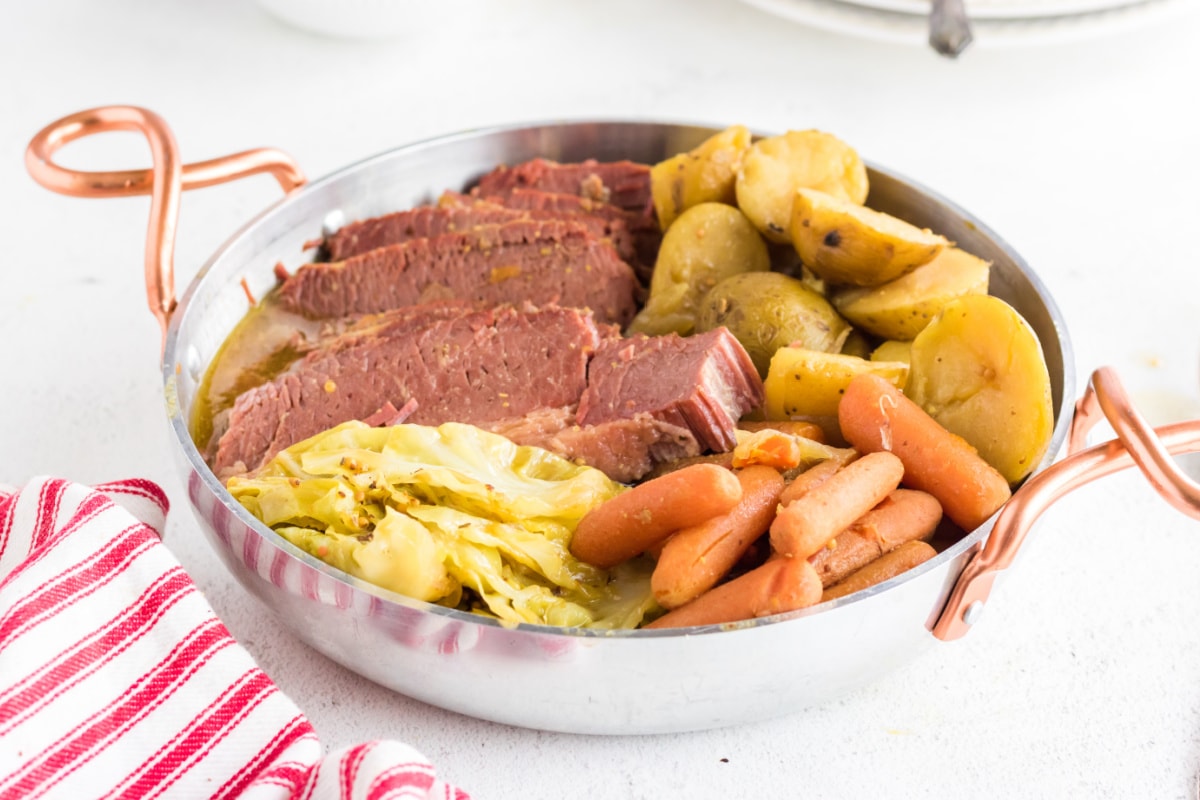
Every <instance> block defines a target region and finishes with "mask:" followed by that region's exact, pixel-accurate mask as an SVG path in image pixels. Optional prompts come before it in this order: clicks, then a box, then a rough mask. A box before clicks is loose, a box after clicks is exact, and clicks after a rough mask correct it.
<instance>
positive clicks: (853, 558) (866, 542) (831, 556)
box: [808, 530, 883, 586]
mask: <svg viewBox="0 0 1200 800" xmlns="http://www.w3.org/2000/svg"><path fill="white" fill-rule="evenodd" d="M882 552H883V551H882V550H881V549H880V547H879V543H878V542H873V541H871V540H870V539H868V538H867V537H865V536H863V535H862V534H860V533H855V532H854V531H851V530H845V531H842V532H841V533H839V534H838V535H837V536H835V537H834V538H833V539H830V540H829V542H828V543H826V545H825V546H824V547H822V548H821V549H820V550H818V551H817V552H815V553H813V554H812V555H811V556H809V557H808V563H810V564H812V566H813V569H815V570H816V571H817V577H818V578H820V580H821V585H822V586H832V585H834V584H835V583H837V582H838V581H840V580H842V579H843V578H845V577H846V576H847V575H849V574H850V573H852V572H854V571H856V570H858V569H861V568H862V567H865V566H866V565H867V564H870V563H871V562H872V561H874V560H875V559H877V558H879V556H880V555H882Z"/></svg>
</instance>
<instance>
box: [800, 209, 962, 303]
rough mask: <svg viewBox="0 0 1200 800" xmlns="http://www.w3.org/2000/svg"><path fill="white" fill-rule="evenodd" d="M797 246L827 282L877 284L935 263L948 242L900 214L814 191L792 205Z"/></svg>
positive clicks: (806, 260)
mask: <svg viewBox="0 0 1200 800" xmlns="http://www.w3.org/2000/svg"><path fill="white" fill-rule="evenodd" d="M791 231H792V244H793V246H795V248H796V253H797V254H798V255H799V256H800V260H801V261H802V262H803V263H804V266H806V267H808V268H809V269H810V270H812V271H813V272H814V273H815V274H816V275H817V277H819V278H821V279H823V280H824V281H826V283H828V284H834V285H838V284H840V285H846V284H848V285H851V286H878V285H880V284H882V283H887V282H888V281H891V280H895V279H897V278H899V277H900V276H902V275H905V274H907V273H909V272H912V271H913V270H914V269H916V268H917V267H919V266H921V265H922V264H927V263H929V262H930V261H932V260H933V259H934V258H935V257H937V255H938V254H939V253H941V252H942V251H943V250H944V249H945V248H946V246H947V245H948V244H949V242H947V241H946V238H945V237H943V236H941V235H939V234H936V233H933V232H932V231H929V230H923V229H921V228H918V227H917V226H915V225H911V224H909V223H908V222H905V221H904V220H902V219H899V218H898V217H893V216H892V215H890V214H885V213H883V212H882V211H876V210H874V209H871V208H867V207H866V206H863V205H860V204H857V203H852V202H850V201H848V200H845V199H844V198H841V197H835V196H833V195H830V194H827V193H825V192H820V191H816V190H814V189H806V188H800V189H797V190H796V194H795V196H794V198H793V203H792V217H791Z"/></svg>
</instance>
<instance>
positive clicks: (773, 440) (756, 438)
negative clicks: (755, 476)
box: [733, 430, 804, 469]
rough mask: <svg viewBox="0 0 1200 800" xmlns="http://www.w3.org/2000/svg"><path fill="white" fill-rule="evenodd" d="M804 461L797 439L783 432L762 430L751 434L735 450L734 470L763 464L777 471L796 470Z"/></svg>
mask: <svg viewBox="0 0 1200 800" xmlns="http://www.w3.org/2000/svg"><path fill="white" fill-rule="evenodd" d="M803 460H804V452H803V451H802V450H801V449H800V443H799V442H798V441H797V440H796V437H794V436H791V435H789V434H786V433H783V432H782V431H772V430H761V431H758V432H757V433H752V434H750V436H749V437H747V438H746V440H745V441H742V442H739V443H738V446H737V447H735V448H734V449H733V468H734V469H742V468H743V467H752V466H754V465H756V464H761V465H763V466H766V467H775V468H776V469H794V468H796V467H798V466H800V463H801V462H802V461H803Z"/></svg>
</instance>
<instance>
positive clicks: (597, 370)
mask: <svg viewBox="0 0 1200 800" xmlns="http://www.w3.org/2000/svg"><path fill="white" fill-rule="evenodd" d="M762 401H763V386H762V381H761V379H760V378H759V376H758V371H757V370H756V369H755V367H754V362H752V361H751V360H750V357H749V355H747V354H746V350H745V348H743V347H742V345H741V344H740V343H739V342H738V340H737V339H735V338H734V336H733V334H731V333H730V332H729V331H728V330H727V329H726V328H717V329H715V330H712V331H708V332H706V333H701V334H697V335H695V336H689V337H686V338H685V337H680V336H676V335H675V334H671V335H669V336H652V337H647V336H640V335H639V336H635V337H633V338H630V339H620V340H608V341H605V342H602V343H601V344H600V347H599V348H597V350H596V354H595V355H594V356H593V357H592V361H591V364H590V365H589V366H588V387H587V390H586V391H584V393H583V396H582V397H581V398H580V401H579V412H578V420H577V421H578V423H579V424H580V425H584V426H587V425H599V424H601V423H604V422H610V421H612V420H618V419H630V418H632V417H634V416H636V415H638V414H650V415H651V416H653V417H655V418H657V419H660V420H663V421H665V422H668V423H670V424H672V425H676V426H679V427H682V428H687V429H688V430H690V431H692V433H693V434H694V435H695V437H696V439H697V441H698V442H699V443H700V446H701V448H702V449H704V450H714V451H721V450H729V449H731V448H732V447H733V446H734V445H735V444H737V439H736V437H735V434H734V431H735V429H736V426H737V421H738V419H739V418H741V417H742V415H744V414H745V413H746V412H747V411H750V410H751V409H753V408H756V407H757V406H759V405H760V404H761V403H762Z"/></svg>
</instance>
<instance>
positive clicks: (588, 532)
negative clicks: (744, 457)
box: [571, 464, 742, 569]
mask: <svg viewBox="0 0 1200 800" xmlns="http://www.w3.org/2000/svg"><path fill="white" fill-rule="evenodd" d="M741 499H742V485H741V484H740V483H739V482H738V479H737V477H736V476H735V475H734V474H733V473H732V472H730V471H729V470H727V469H725V468H724V467H718V466H716V465H714V464H694V465H692V466H690V467H684V468H683V469H680V470H676V471H675V472H671V473H668V474H666V475H663V476H662V477H659V478H655V479H654V480H651V481H646V482H645V483H643V484H640V485H638V486H635V487H633V488H632V489H630V490H629V491H628V492H623V493H621V494H619V495H617V496H616V497H613V498H611V499H609V500H606V501H604V502H603V503H601V504H600V505H598V506H596V507H595V508H593V509H592V510H591V511H589V512H588V513H587V514H585V515H584V517H583V519H581V520H580V521H579V525H578V526H576V528H575V535H574V537H573V538H572V539H571V553H572V554H574V556H575V557H576V558H578V559H579V560H580V561H586V562H587V563H589V564H593V565H595V566H597V567H603V568H606V569H607V568H608V567H615V566H616V565H617V564H620V563H621V562H622V561H626V560H628V559H630V558H633V557H634V556H636V555H638V554H639V553H643V552H645V551H646V550H649V549H650V548H652V547H654V546H655V545H657V544H658V543H659V542H661V541H663V540H665V539H666V538H667V537H668V536H670V535H671V534H672V533H674V532H675V531H677V530H679V529H680V528H687V527H689V526H692V525H699V524H700V523H702V522H704V521H706V520H709V519H711V518H713V517H715V516H717V515H719V514H726V513H728V512H729V511H730V510H731V509H732V508H733V507H734V506H735V505H737V502H738V501H739V500H741Z"/></svg>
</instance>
